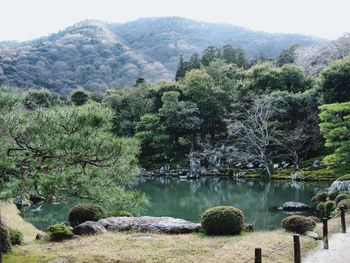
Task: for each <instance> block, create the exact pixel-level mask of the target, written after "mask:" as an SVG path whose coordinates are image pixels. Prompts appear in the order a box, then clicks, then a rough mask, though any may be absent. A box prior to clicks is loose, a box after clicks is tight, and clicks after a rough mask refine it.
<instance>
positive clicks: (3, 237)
mask: <svg viewBox="0 0 350 263" xmlns="http://www.w3.org/2000/svg"><path fill="white" fill-rule="evenodd" d="M0 243H1V252H3V253H7V252H10V250H11V240H10V232H9V229H8V227H7V226H5V224H4V223H3V222H0Z"/></svg>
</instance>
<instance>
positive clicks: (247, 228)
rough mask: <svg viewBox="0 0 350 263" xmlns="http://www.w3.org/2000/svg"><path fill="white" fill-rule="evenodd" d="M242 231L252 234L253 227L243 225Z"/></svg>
mask: <svg viewBox="0 0 350 263" xmlns="http://www.w3.org/2000/svg"><path fill="white" fill-rule="evenodd" d="M244 231H246V232H254V227H253V225H252V224H245V225H244Z"/></svg>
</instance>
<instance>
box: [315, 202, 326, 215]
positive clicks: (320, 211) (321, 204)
mask: <svg viewBox="0 0 350 263" xmlns="http://www.w3.org/2000/svg"><path fill="white" fill-rule="evenodd" d="M324 204H325V203H324V202H319V203H318V204H317V206H316V211H317V212H319V213H323V211H324Z"/></svg>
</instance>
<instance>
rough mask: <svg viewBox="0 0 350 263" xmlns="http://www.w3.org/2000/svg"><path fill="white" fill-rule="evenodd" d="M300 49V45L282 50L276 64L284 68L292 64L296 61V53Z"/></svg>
mask: <svg viewBox="0 0 350 263" xmlns="http://www.w3.org/2000/svg"><path fill="white" fill-rule="evenodd" d="M299 47H300V45H298V44H293V45H291V46H290V47H289V48H286V49H282V50H281V52H280V53H279V54H278V56H277V58H276V64H277V65H278V66H283V65H285V64H292V63H294V61H295V52H296V50H297V49H298V48H299Z"/></svg>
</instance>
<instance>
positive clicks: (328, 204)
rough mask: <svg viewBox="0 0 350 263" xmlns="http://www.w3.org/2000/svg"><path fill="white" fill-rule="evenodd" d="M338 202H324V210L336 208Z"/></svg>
mask: <svg viewBox="0 0 350 263" xmlns="http://www.w3.org/2000/svg"><path fill="white" fill-rule="evenodd" d="M336 207H337V206H336V204H335V202H334V201H327V202H326V203H324V210H325V211H327V212H331V211H333V210H334V209H335V208H336Z"/></svg>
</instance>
